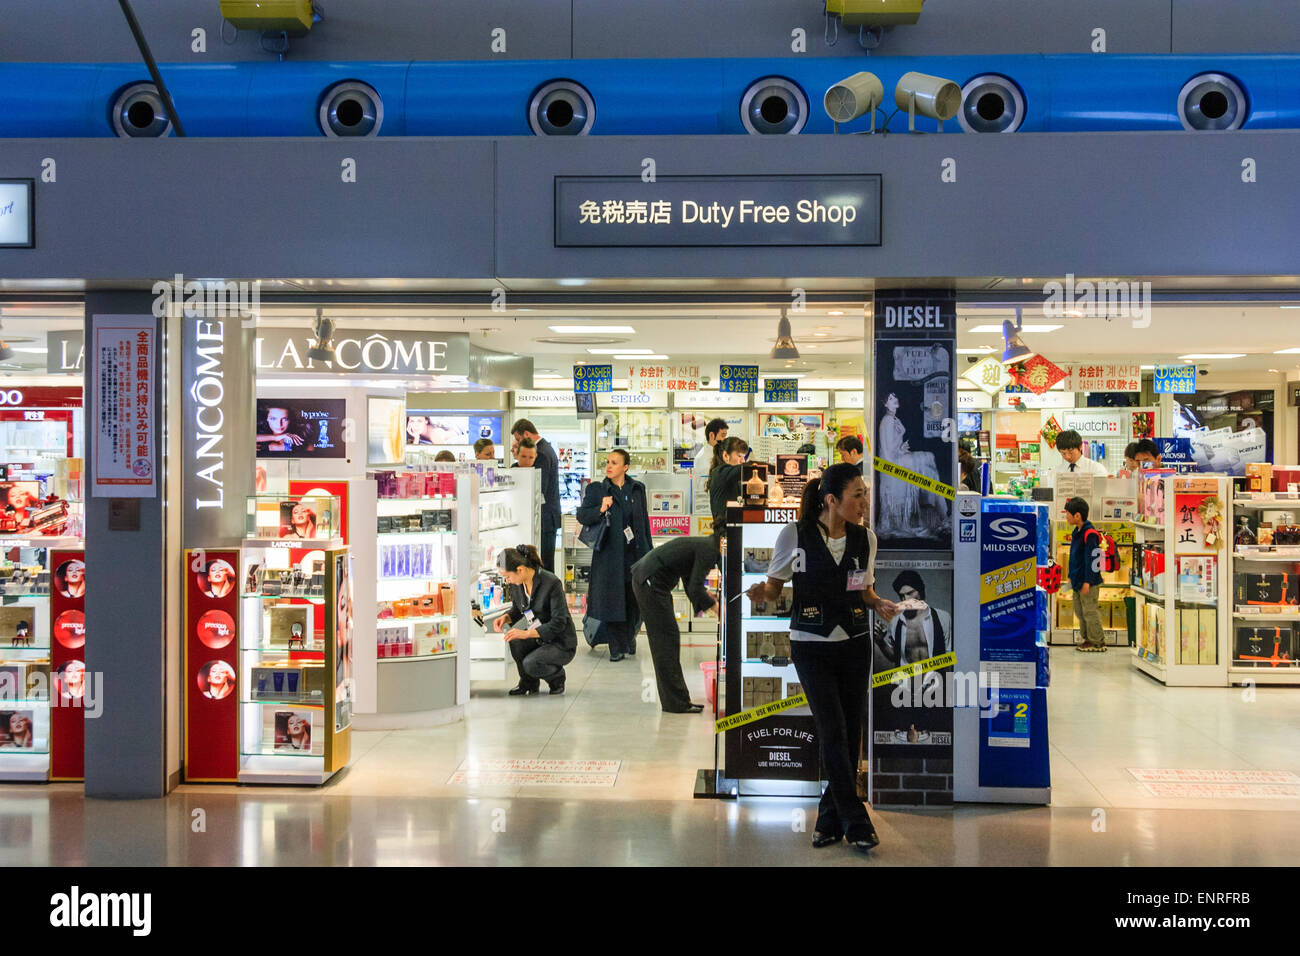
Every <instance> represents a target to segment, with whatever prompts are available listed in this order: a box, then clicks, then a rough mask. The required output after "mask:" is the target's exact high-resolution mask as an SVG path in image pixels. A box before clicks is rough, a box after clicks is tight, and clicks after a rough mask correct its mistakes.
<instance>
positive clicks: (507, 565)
mask: <svg viewBox="0 0 1300 956" xmlns="http://www.w3.org/2000/svg"><path fill="white" fill-rule="evenodd" d="M497 564H498V565H499V566H500V567H502V568H504V569H505V570H507V571H518V570H519V569H520V568H521V567H528V568H532V569H533V570H534V571H540V570H541V568H542V556H541V555H540V554H538V552H537V549H536V548H535V547H533V546H532V545H531V544H517V545H515V546H514V547H513V548H506V549H505V550H504V551H502V552H501V557H500V558H498V559H497Z"/></svg>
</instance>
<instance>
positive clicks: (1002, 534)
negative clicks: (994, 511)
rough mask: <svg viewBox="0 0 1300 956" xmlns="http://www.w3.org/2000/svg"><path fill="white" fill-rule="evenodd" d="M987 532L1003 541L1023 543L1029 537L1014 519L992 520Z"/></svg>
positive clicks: (1021, 525)
mask: <svg viewBox="0 0 1300 956" xmlns="http://www.w3.org/2000/svg"><path fill="white" fill-rule="evenodd" d="M989 530H990V531H992V532H993V534H994V535H995V536H997V537H998V538H1000V539H1001V540H1003V541H1023V540H1024V539H1025V538H1028V537H1029V532H1028V531H1027V530H1025V526H1024V525H1023V524H1021V523H1020V522H1019V521H1016V520H1015V519H1014V518H994V519H993V520H992V521H990V522H989Z"/></svg>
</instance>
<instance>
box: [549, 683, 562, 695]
mask: <svg viewBox="0 0 1300 956" xmlns="http://www.w3.org/2000/svg"><path fill="white" fill-rule="evenodd" d="M563 693H564V681H559V682H558V683H555V684H552V685H551V696H552V697H557V696H559V695H560V694H563Z"/></svg>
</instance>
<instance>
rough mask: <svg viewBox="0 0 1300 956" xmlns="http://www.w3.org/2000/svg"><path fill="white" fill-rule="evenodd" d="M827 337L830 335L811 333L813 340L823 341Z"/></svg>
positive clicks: (826, 333) (827, 333)
mask: <svg viewBox="0 0 1300 956" xmlns="http://www.w3.org/2000/svg"><path fill="white" fill-rule="evenodd" d="M829 335H830V333H829V332H814V333H813V338H815V339H824V338H827V337H828V336H829Z"/></svg>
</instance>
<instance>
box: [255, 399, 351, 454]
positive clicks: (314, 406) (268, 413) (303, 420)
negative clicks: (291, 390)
mask: <svg viewBox="0 0 1300 956" xmlns="http://www.w3.org/2000/svg"><path fill="white" fill-rule="evenodd" d="M346 418H347V400H346V399H342V398H259V399H258V400H257V457H258V458H346V457H347V443H346V442H345V441H344V438H343V422H344V420H345V419H346Z"/></svg>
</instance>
